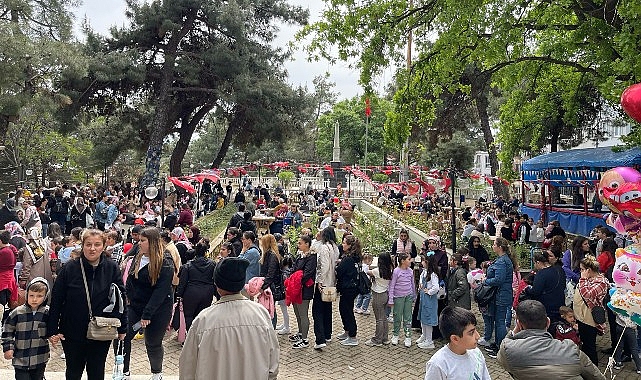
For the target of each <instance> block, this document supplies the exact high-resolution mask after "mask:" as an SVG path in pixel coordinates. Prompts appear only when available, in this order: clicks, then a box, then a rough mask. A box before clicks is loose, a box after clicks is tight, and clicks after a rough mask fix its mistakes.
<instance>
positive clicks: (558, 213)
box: [521, 147, 641, 236]
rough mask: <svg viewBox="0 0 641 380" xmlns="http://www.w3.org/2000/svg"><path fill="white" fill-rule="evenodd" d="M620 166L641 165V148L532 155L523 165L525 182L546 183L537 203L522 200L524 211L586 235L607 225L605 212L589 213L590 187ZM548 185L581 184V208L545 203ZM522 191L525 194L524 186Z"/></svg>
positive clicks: (574, 185) (536, 217) (566, 229)
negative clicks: (602, 175)
mask: <svg viewBox="0 0 641 380" xmlns="http://www.w3.org/2000/svg"><path fill="white" fill-rule="evenodd" d="M617 166H630V167H639V166H641V149H640V148H633V149H628V150H624V151H621V152H615V151H613V150H612V147H603V148H591V149H571V150H564V151H562V152H554V153H548V154H543V155H540V156H536V157H534V158H531V159H529V160H527V161H525V162H523V164H522V165H521V179H522V184H523V186H525V183H527V182H530V183H539V184H543V185H544V186H543V189H542V202H541V204H538V205H536V204H527V203H525V202H523V205H522V206H521V212H523V213H525V214H528V215H529V216H530V217H532V218H533V219H534V220H538V219H540V218H543V219H544V220H545V221H547V220H558V221H559V222H560V223H561V227H562V228H563V229H564V230H565V231H567V232H570V233H572V234H580V235H585V236H587V235H588V234H589V233H590V231H592V229H593V228H594V227H595V226H597V225H600V224H601V225H602V224H605V223H604V220H603V217H604V215H605V214H602V213H599V212H588V208H587V189H588V187H593V186H596V184H598V182H599V180H600V179H601V174H602V173H603V172H606V171H608V170H610V169H612V168H615V167H617ZM546 186H555V187H561V186H572V187H582V188H583V194H584V205H583V207H582V210H577V209H568V208H565V207H562V206H560V205H550V204H548V203H546V197H545V192H546ZM522 193H523V194H525V189H523V192H522ZM548 193H549V191H548Z"/></svg>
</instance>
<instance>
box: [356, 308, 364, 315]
mask: <svg viewBox="0 0 641 380" xmlns="http://www.w3.org/2000/svg"><path fill="white" fill-rule="evenodd" d="M354 313H356V314H363V310H362V309H361V308H360V307H355V308H354Z"/></svg>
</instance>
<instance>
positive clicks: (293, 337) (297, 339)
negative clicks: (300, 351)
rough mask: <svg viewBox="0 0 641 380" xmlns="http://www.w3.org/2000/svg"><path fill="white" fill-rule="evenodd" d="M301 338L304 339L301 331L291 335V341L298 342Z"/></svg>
mask: <svg viewBox="0 0 641 380" xmlns="http://www.w3.org/2000/svg"><path fill="white" fill-rule="evenodd" d="M299 340H303V335H302V334H301V333H297V334H294V335H290V336H289V341H290V342H294V343H296V342H298V341H299Z"/></svg>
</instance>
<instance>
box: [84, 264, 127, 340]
mask: <svg viewBox="0 0 641 380" xmlns="http://www.w3.org/2000/svg"><path fill="white" fill-rule="evenodd" d="M80 270H81V271H82V281H83V282H84V284H85V294H86V295H87V306H88V307H89V326H88V328H87V339H91V340H100V341H107V340H114V339H116V338H118V327H120V319H118V318H108V317H94V316H93V313H92V311H91V297H90V296H89V287H88V286H87V275H86V274H85V266H84V264H83V263H82V259H80Z"/></svg>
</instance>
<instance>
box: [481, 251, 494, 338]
mask: <svg viewBox="0 0 641 380" xmlns="http://www.w3.org/2000/svg"><path fill="white" fill-rule="evenodd" d="M490 264H492V262H491V261H484V262H483V263H481V268H482V270H483V278H485V276H486V275H487V268H489V267H490ZM479 311H480V312H481V315H482V316H483V322H484V326H485V328H484V330H483V338H481V339H480V340H479V341H478V344H479V345H480V346H484V347H489V346H490V345H491V344H492V343H491V341H492V334H493V333H494V323H492V315H491V314H490V313H489V308H488V307H487V306H483V307H481V306H479Z"/></svg>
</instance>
